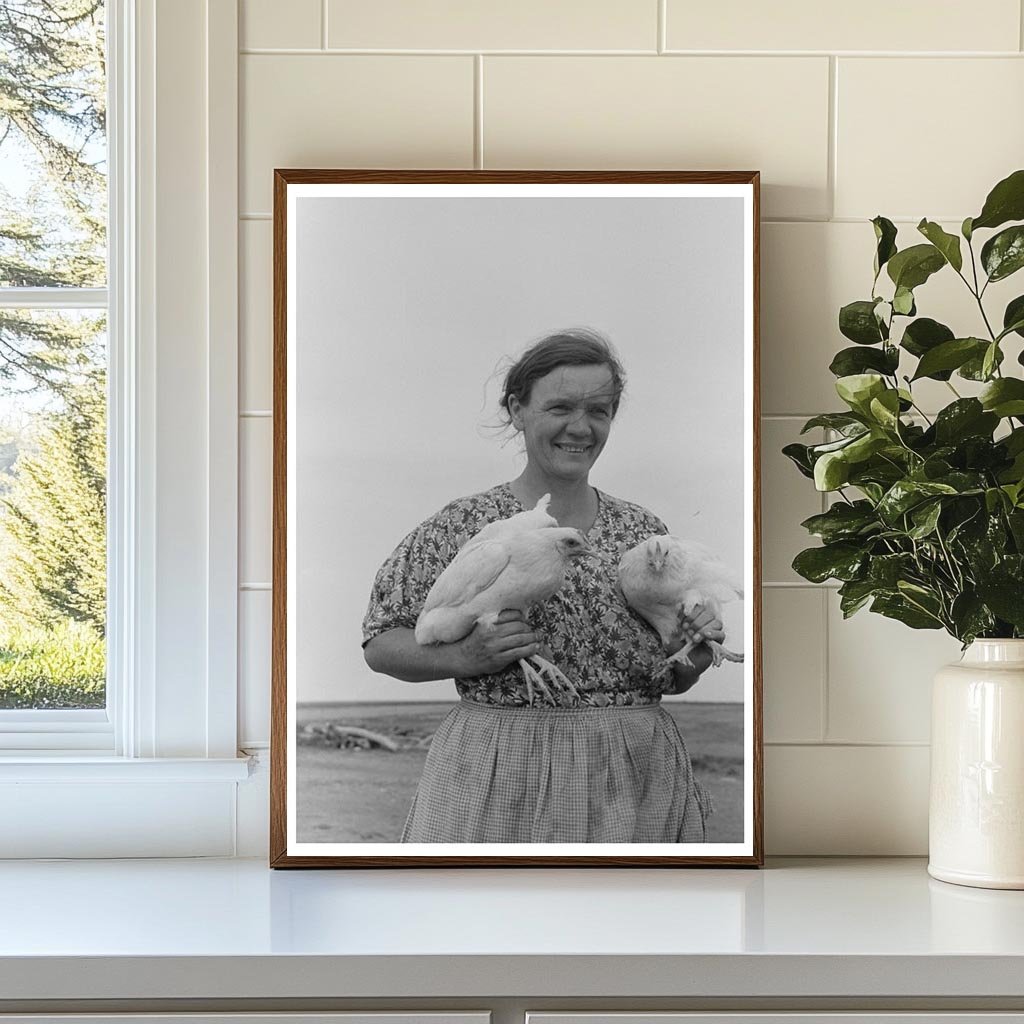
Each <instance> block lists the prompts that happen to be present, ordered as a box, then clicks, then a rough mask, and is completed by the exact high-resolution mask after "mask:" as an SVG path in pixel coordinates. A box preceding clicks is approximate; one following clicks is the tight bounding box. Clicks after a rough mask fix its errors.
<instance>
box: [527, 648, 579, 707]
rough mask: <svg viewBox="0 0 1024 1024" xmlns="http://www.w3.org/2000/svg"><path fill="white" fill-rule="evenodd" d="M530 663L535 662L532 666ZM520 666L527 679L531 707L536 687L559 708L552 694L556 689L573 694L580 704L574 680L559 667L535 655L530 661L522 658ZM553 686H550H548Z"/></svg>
mask: <svg viewBox="0 0 1024 1024" xmlns="http://www.w3.org/2000/svg"><path fill="white" fill-rule="evenodd" d="M530 662H533V664H532V665H531V664H530ZM519 665H520V667H521V668H522V670H523V675H524V676H525V677H526V692H527V694H528V696H529V701H530V706H531V707H532V706H533V696H534V690H533V688H534V687H535V686H536V687H537V689H539V690H540V691H541V693H542V694H543V695H544V697H545V698H547V699H548V700H550V701H551V703H552V704H553V705H555V706H556V707H557V706H558V700H557V699H556V698H555V695H554V694H553V693H552V692H551V688H552V687H554V689H555V690H558V691H559V692H561V693H568V694H571V695H572V697H573V698H574V699H575V702H576V703H579V699H580V691H579V690H577V689H576V686H575V684H574V683H573V682H572V680H571V679H570V678H569V677H568V676H567V675H565V673H563V672H562V670H561V669H560V668H559V667H558V666H557V665H554V664H552V663H551V662H550V661H548V660H547V659H546V658H542V657H541V656H540V655H539V654H533V655H531V656H530V657H529V658H528V659H527V658H520V660H519ZM549 683H550V684H551V685H550V686H549V685H548V684H549Z"/></svg>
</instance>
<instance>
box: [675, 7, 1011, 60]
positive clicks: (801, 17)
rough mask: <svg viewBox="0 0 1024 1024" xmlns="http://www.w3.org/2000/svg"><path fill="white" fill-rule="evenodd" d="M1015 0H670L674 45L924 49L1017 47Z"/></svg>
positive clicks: (700, 47) (698, 47) (686, 47)
mask: <svg viewBox="0 0 1024 1024" xmlns="http://www.w3.org/2000/svg"><path fill="white" fill-rule="evenodd" d="M1019 17H1020V5H1019V3H1018V0H986V2H984V3H982V4H978V5H973V4H962V3H936V2H935V0H903V2H902V3H899V4H893V3H890V2H889V0H860V2H859V3H857V4H849V5H847V4H828V6H827V7H823V6H822V4H821V3H820V2H819V0H786V2H785V3H776V4H753V3H750V0H716V2H715V3H707V2H704V3H694V2H693V0H667V10H666V22H667V26H666V29H667V31H666V35H667V42H668V47H669V49H670V50H769V51H770V50H782V51H787V50H789V51H791V50H830V51H833V52H843V51H846V50H869V51H876V52H877V51H893V50H903V51H914V50H917V51H924V50H961V51H963V50H979V51H983V50H992V51H1003V52H1005V51H1006V50H1016V49H1017V26H1018V19H1019Z"/></svg>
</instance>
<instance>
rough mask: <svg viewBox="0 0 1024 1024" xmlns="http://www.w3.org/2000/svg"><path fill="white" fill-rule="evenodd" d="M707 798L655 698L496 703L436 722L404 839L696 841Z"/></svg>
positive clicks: (461, 708)
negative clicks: (609, 703)
mask: <svg viewBox="0 0 1024 1024" xmlns="http://www.w3.org/2000/svg"><path fill="white" fill-rule="evenodd" d="M710 811H711V803H710V799H709V797H708V795H707V793H706V791H705V790H704V789H703V787H702V786H701V785H700V784H699V783H698V782H697V781H696V779H694V777H693V770H692V768H691V766H690V758H689V755H688V754H687V752H686V746H685V745H684V743H683V739H682V737H681V736H680V735H679V730H678V729H677V728H676V724H675V722H674V721H673V719H672V716H671V715H669V713H668V712H667V711H665V709H664V708H662V707H661V705H660V704H657V703H655V704H641V705H630V706H625V707H606V708H592V707H583V708H571V709H570V708H550V707H543V708H537V707H533V708H531V707H526V708H520V707H501V706H495V705H486V704H479V703H476V702H473V701H467V700H463V701H462V702H461V703H460V704H458V705H457V706H456V707H455V708H453V709H452V711H451V712H449V714H448V715H447V717H446V718H445V719H444V721H442V723H441V725H440V727H439V728H438V730H437V732H436V734H435V735H434V739H433V742H432V743H431V746H430V750H429V752H428V754H427V762H426V766H425V768H424V770H423V777H422V779H421V780H420V784H419V788H418V789H417V791H416V796H415V797H414V799H413V804H412V808H411V810H410V811H409V816H408V818H407V820H406V823H405V830H404V832H403V834H402V842H406V843H701V842H704V841H705V819H706V817H707V815H708V814H709V813H710Z"/></svg>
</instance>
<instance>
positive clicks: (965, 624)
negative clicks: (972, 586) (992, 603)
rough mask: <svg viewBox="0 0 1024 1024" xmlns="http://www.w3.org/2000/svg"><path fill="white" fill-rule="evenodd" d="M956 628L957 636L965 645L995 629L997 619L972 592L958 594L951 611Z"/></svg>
mask: <svg viewBox="0 0 1024 1024" xmlns="http://www.w3.org/2000/svg"><path fill="white" fill-rule="evenodd" d="M949 617H950V618H951V619H952V620H953V623H954V625H955V626H956V635H957V637H958V638H959V639H960V640H962V641H963V642H964V643H970V641H971V640H973V639H975V637H979V636H985V635H986V634H988V633H990V632H991V631H992V630H993V629H994V628H995V624H996V621H995V617H994V616H993V615H992V612H991V611H990V610H989V609H988V607H987V606H986V605H985V602H984V601H982V600H981V598H980V597H978V595H977V594H975V593H974V592H972V591H969V590H968V591H964V592H963V593H961V594H957V596H956V598H954V600H953V607H952V608H951V609H950V616H949Z"/></svg>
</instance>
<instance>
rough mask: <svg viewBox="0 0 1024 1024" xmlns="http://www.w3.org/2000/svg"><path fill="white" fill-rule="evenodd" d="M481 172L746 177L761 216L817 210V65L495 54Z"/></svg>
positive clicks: (824, 147)
mask: <svg viewBox="0 0 1024 1024" xmlns="http://www.w3.org/2000/svg"><path fill="white" fill-rule="evenodd" d="M483 111H484V116H483V153H484V162H485V165H486V166H487V167H592V168H629V167H633V168H637V167H644V168H662V167H677V168H691V169H695V170H721V169H723V168H757V169H760V170H761V172H762V175H761V198H762V202H763V208H764V211H765V213H766V214H767V215H768V216H773V217H783V216H788V217H821V216H824V215H825V213H826V210H827V206H828V189H827V183H828V159H827V157H828V60H827V59H826V58H824V57H791V58H779V59H766V58H762V57H734V58H730V59H728V60H720V59H718V58H714V57H660V58H659V57H494V58H488V59H486V60H485V62H484V72H483Z"/></svg>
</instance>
